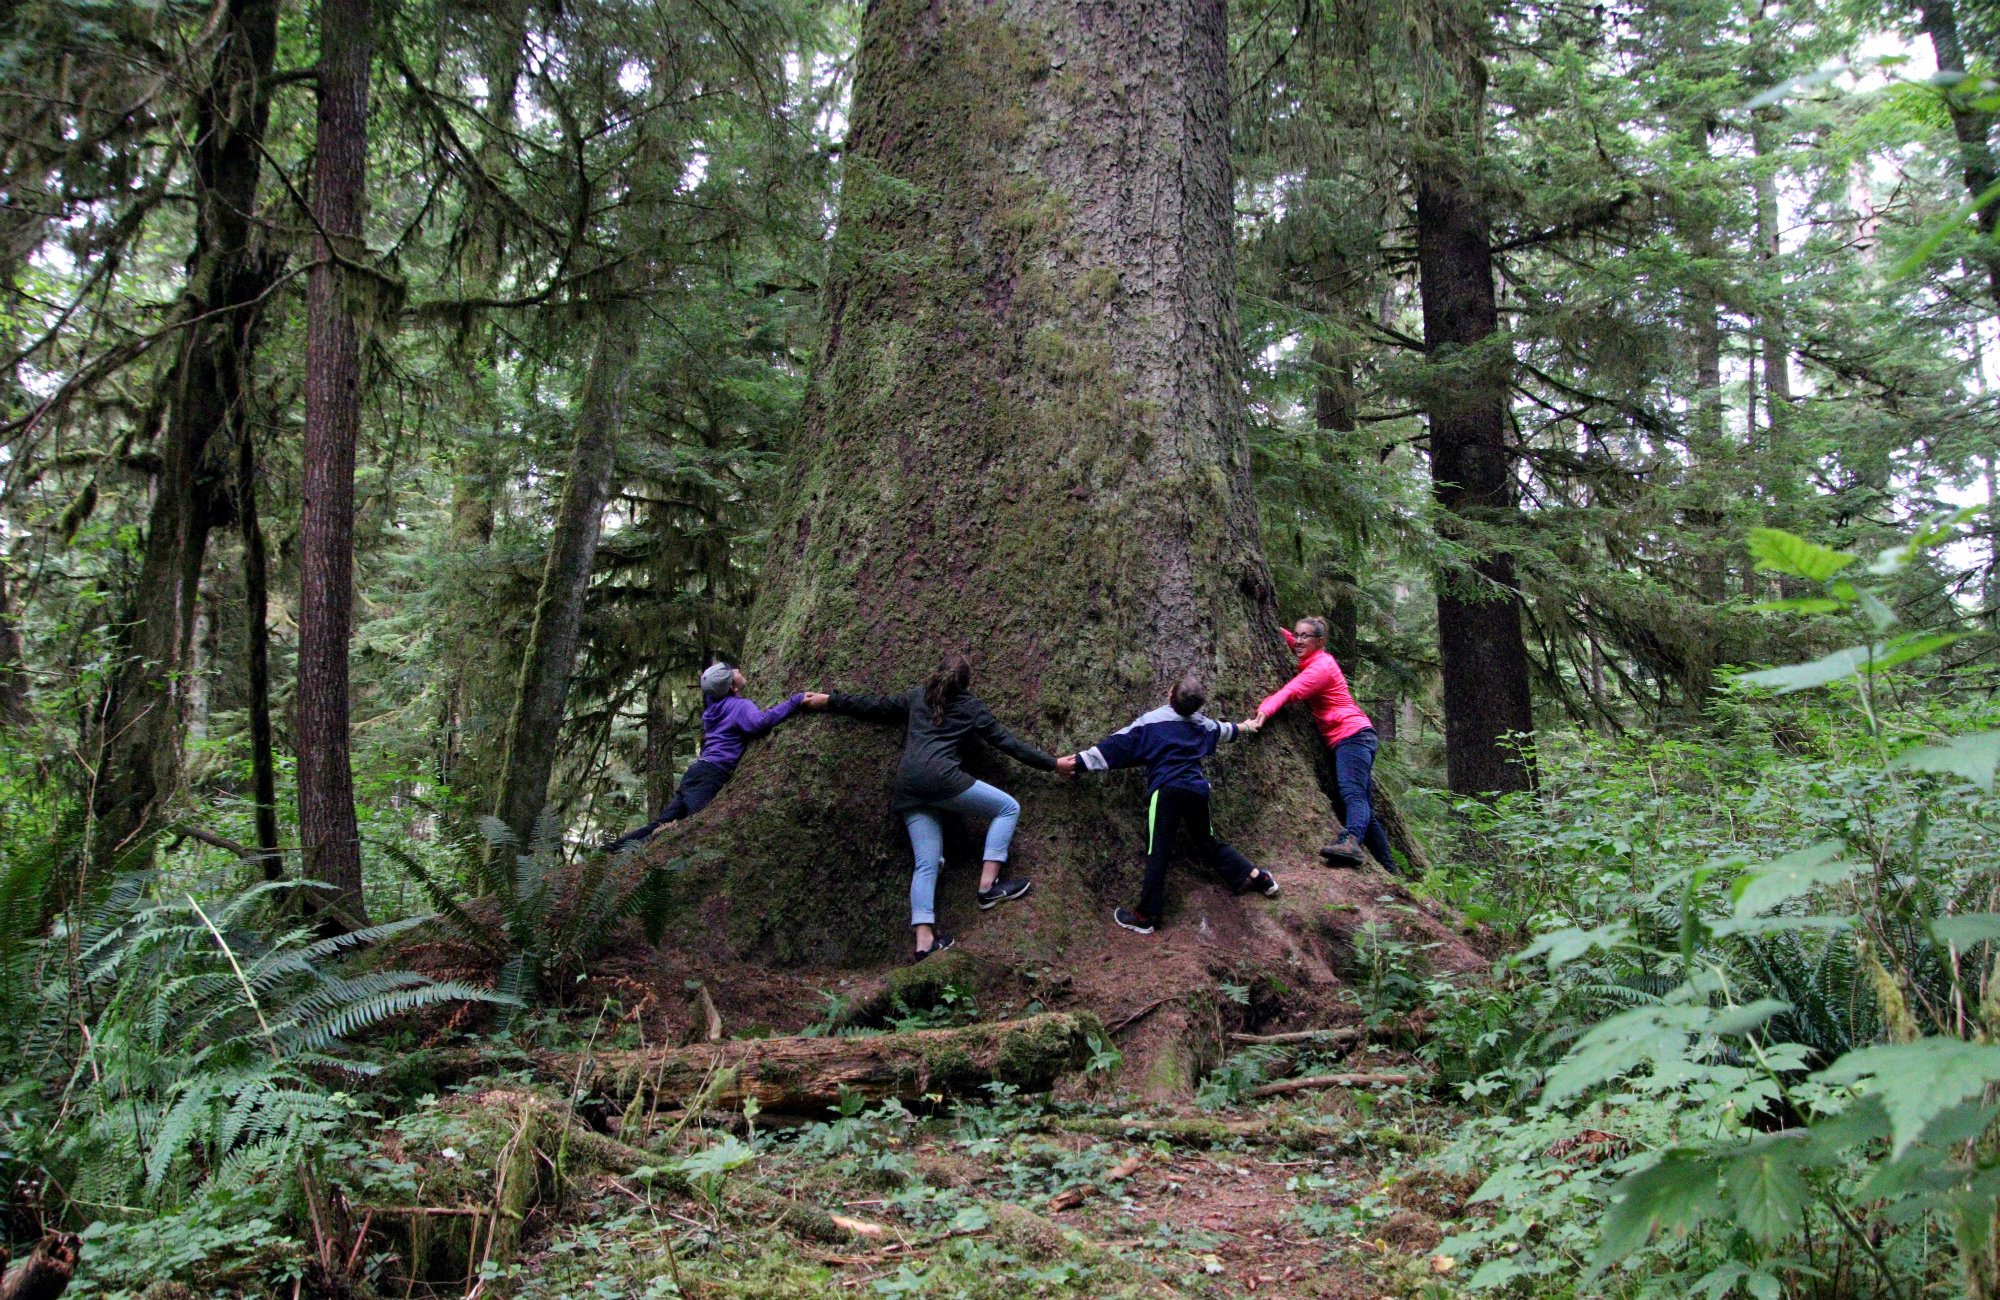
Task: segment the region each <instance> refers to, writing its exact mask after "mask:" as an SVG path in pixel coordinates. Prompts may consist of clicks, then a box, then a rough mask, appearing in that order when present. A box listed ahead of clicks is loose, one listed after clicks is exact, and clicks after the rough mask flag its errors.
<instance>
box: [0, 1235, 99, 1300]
mask: <svg viewBox="0 0 2000 1300" xmlns="http://www.w3.org/2000/svg"><path fill="white" fill-rule="evenodd" d="M82 1249H83V1241H82V1239H81V1238H79V1237H77V1236H76V1235H75V1234H74V1233H69V1232H62V1233H57V1234H56V1235H55V1236H53V1237H48V1238H46V1239H44V1240H43V1241H42V1242H41V1244H39V1245H37V1246H36V1247H35V1249H34V1251H33V1252H32V1253H31V1254H29V1256H28V1257H27V1258H26V1259H24V1260H22V1261H21V1262H20V1263H18V1264H16V1265H14V1267H12V1268H8V1267H7V1256H6V1252H5V1251H4V1250H0V1300H56V1297H57V1296H59V1295H61V1294H62V1293H63V1292H64V1291H67V1290H68V1289H69V1284H70V1279H71V1278H73V1277H75V1276H76V1260H77V1256H78V1254H79V1253H80V1252H81V1251H82Z"/></svg>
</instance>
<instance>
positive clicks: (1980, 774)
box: [1896, 731, 2000, 794]
mask: <svg viewBox="0 0 2000 1300" xmlns="http://www.w3.org/2000/svg"><path fill="white" fill-rule="evenodd" d="M1896 766H1897V767H1901V768H1908V769H1909V770H1911V771H1915V772H1939V773H1943V774H1945V775H1948V776H1962V777H1964V778H1965V779H1966V780H1968V781H1970V782H1972V783H1973V784H1974V785H1976V786H1978V787H1979V788H1980V789H1982V790H1984V791H1986V793H1988V794H1991V793H1993V774H1994V772H1995V770H1996V769H2000V731H1981V732H1978V733H1976V734H1974V735H1970V736H1960V737H1958V738H1957V739H1955V740H1948V741H1946V742H1945V743H1944V744H1942V745H1926V746H1924V747H1923V748H1922V749H1913V750H1911V751H1910V752H1909V753H1907V754H1904V755H1903V756H1902V757H1900V758H1898V759H1897V760H1896Z"/></svg>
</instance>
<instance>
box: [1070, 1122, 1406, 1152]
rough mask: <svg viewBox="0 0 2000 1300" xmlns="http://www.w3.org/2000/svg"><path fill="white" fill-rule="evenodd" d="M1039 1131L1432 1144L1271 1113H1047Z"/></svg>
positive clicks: (1184, 1143)
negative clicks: (1220, 1115)
mask: <svg viewBox="0 0 2000 1300" xmlns="http://www.w3.org/2000/svg"><path fill="white" fill-rule="evenodd" d="M1041 1127H1043V1128H1047V1129H1051V1130H1054V1131H1056V1132H1059V1133H1077V1134H1082V1135H1084V1136H1087V1137H1102V1138H1123V1139H1126V1140H1128V1141H1138V1142H1164V1143H1167V1144H1168V1145H1170V1146H1180V1147H1195V1148H1208V1147H1226V1146H1235V1145H1239V1144H1240V1145H1242V1146H1246V1147H1260V1146H1261V1147H1291V1148H1294V1149H1297V1150H1310V1149H1316V1148H1320V1147H1332V1148H1335V1149H1336V1150H1340V1151H1350V1150H1360V1149H1362V1148H1381V1149H1383V1150H1389V1151H1401V1152H1406V1153H1414V1152H1420V1151H1428V1150H1430V1149H1432V1148H1433V1147H1435V1146H1436V1145H1437V1143H1436V1140H1435V1139H1433V1138H1428V1137H1424V1136H1422V1135H1421V1134H1415V1133H1409V1132H1406V1131H1404V1130H1402V1129H1398V1128H1390V1127H1387V1126H1378V1127H1375V1128H1363V1127H1360V1126H1358V1125H1354V1124H1341V1123H1328V1122H1326V1121H1324V1120H1313V1119H1307V1118H1304V1117H1303V1116H1298V1115H1274V1116H1272V1117H1271V1118H1269V1119H1213V1118H1210V1117H1208V1116H1185V1115H1173V1116H1167V1117H1164V1118H1157V1119H1142V1118H1137V1117H1120V1116H1114V1115H1052V1116H1047V1117H1045V1118H1044V1119H1043V1121H1042V1124H1041Z"/></svg>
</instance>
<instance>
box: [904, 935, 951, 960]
mask: <svg viewBox="0 0 2000 1300" xmlns="http://www.w3.org/2000/svg"><path fill="white" fill-rule="evenodd" d="M957 942H958V940H957V939H955V938H953V937H952V936H951V935H948V934H945V933H944V932H943V931H939V932H938V933H936V934H934V935H932V936H931V946H930V947H928V948H919V949H917V950H916V951H915V952H913V953H911V954H910V965H912V966H914V965H916V964H917V963H918V962H920V961H922V960H923V959H924V958H926V957H928V956H930V955H931V954H932V953H934V952H943V951H944V950H945V949H946V948H949V947H951V946H952V945H953V944H955V943H957Z"/></svg>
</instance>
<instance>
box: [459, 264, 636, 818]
mask: <svg viewBox="0 0 2000 1300" xmlns="http://www.w3.org/2000/svg"><path fill="white" fill-rule="evenodd" d="M639 322H640V314H639V312H638V309H637V307H636V306H635V305H634V304H631V303H628V302H618V303H614V304H612V305H611V306H610V307H608V308H607V310H606V313H605V317H604V320H603V323H602V326H601V327H600V330H599V333H598V338H597V352H596V354H595V355H594V356H593V357H592V358H591V362H590V370H589V373H588V374H587V375H586V377H585V379H584V386H583V399H582V401H581V402H579V403H578V410H577V421H576V443H575V446H574V448H573V449H572V451H571V453H570V462H569V474H568V477H567V478H565V479H564V481H563V494H562V503H561V505H560V506H558V507H557V510H556V521H555V529H554V531H553V532H552V533H551V535H550V537H549V553H548V557H547V559H546V560H545V561H544V562H543V566H542V584H541V589H540V591H539V593H538V594H537V595H536V597H535V622H534V628H533V630H532V631H531V632H530V633H529V634H528V648H527V651H526V652H525V653H524V654H523V655H522V656H521V669H520V674H519V676H518V677H517V678H516V679H515V687H514V708H513V713H512V715H511V717H510V718H509V719H508V722H507V749H506V753H505V756H504V757H503V758H502V760H501V764H500V794H499V797H498V798H497V799H496V801H495V803H494V808H493V815H494V816H496V817H498V818H499V819H500V820H501V821H502V822H504V823H506V825H507V828H508V829H509V830H511V831H513V832H514V834H515V836H516V837H517V838H518V840H519V842H520V843H522V844H526V843H527V842H528V840H529V838H530V837H531V836H532V835H533V834H534V829H535V818H536V817H537V816H539V815H540V814H541V811H542V804H543V803H544V802H545V801H546V800H547V799H548V794H549V773H550V772H551V770H553V768H554V767H555V759H556V741H557V739H558V738H559V737H560V736H561V733H562V720H563V704H564V702H565V701H567V700H568V698H569V677H570V671H571V669H572V668H573V667H574V666H575V664H576V649H577V640H578V634H579V632H580V630H581V629H582V626H583V598H584V593H585V592H586V591H588V590H589V587H590V570H591V565H592V564H593V563H594V562H595V561H596V558H597V538H598V534H599V529H600V527H601V525H602V524H603V521H604V502H605V500H606V498H607V497H609V496H610V494H611V474H612V471H613V469H614V468H616V463H617V456H618V435H619V431H620V429H621V427H622V426H623V425H624V422H625V404H626V398H627V394H628V393H629V391H630V388H631V383H632V370H633V365H634V362H635V360H636V358H637V356H638V350H639Z"/></svg>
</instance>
